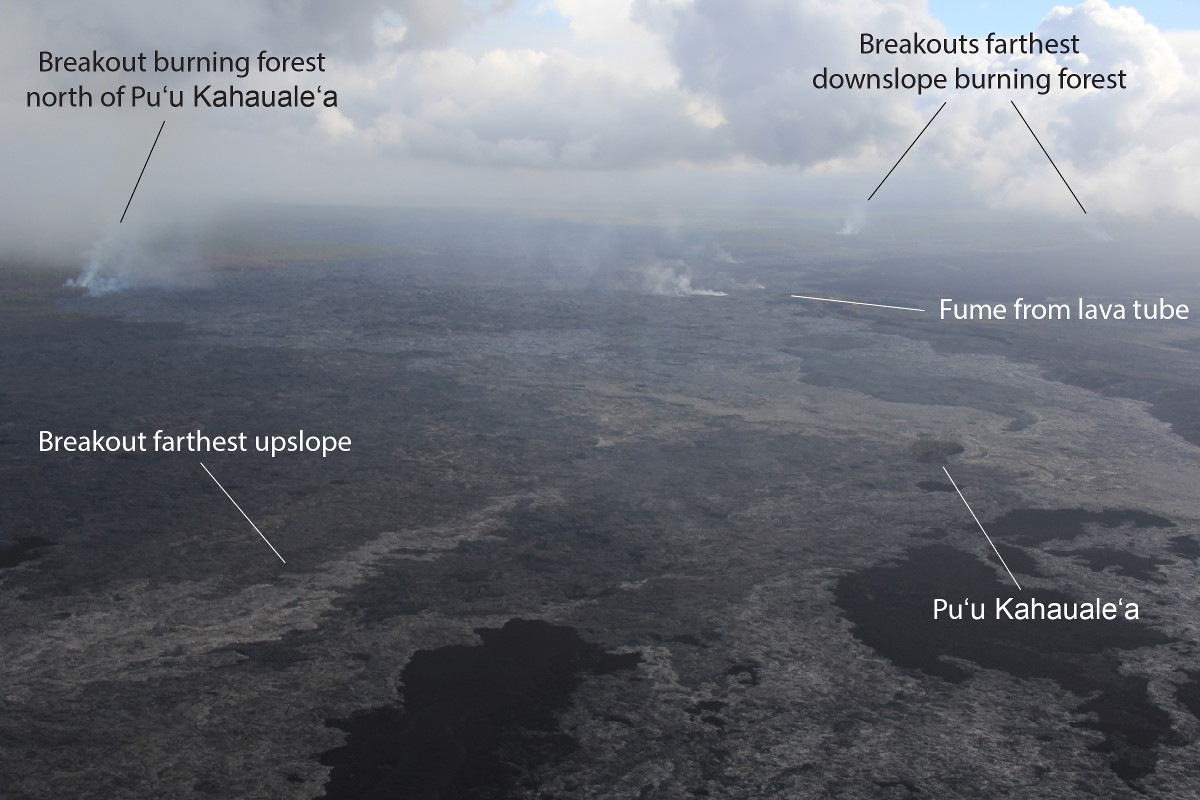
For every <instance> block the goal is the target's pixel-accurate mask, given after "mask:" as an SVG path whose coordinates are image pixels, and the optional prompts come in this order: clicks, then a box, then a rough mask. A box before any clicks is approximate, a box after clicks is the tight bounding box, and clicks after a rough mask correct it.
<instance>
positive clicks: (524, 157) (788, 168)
mask: <svg viewBox="0 0 1200 800" xmlns="http://www.w3.org/2000/svg"><path fill="white" fill-rule="evenodd" d="M511 5H512V3H511V2H508V0H349V2H341V3H334V2H326V1H324V0H297V1H296V2H289V3H279V2H269V1H268V0H260V2H233V0H216V1H215V2H213V3H208V4H202V5H200V6H192V7H189V8H188V9H187V10H186V11H181V10H180V9H179V7H178V6H169V5H164V4H161V3H153V2H148V1H147V0H126V2H124V3H108V4H105V5H104V7H100V6H99V5H98V4H95V3H90V2H84V0H63V2H60V3H54V4H49V3H48V4H41V5H37V6H33V5H26V6H23V7H21V8H17V9H12V13H11V14H7V13H6V26H5V27H4V29H3V30H2V31H0V65H2V66H3V68H4V72H3V78H2V79H3V81H4V82H5V86H4V88H5V91H4V92H3V93H0V142H2V143H3V144H4V146H5V155H4V156H3V158H4V159H5V160H6V161H7V162H8V163H7V165H6V166H7V169H6V174H7V175H8V176H9V177H8V178H7V179H6V180H7V185H6V189H7V191H6V193H5V194H6V199H5V201H4V209H3V210H4V213H5V216H6V219H7V220H8V221H9V230H12V231H15V232H17V233H15V234H14V236H15V235H17V234H19V233H26V232H30V231H36V232H37V233H36V235H37V236H38V237H45V236H46V233H45V231H46V230H47V229H49V228H52V227H53V226H52V225H48V223H47V222H46V220H48V219H51V218H57V217H60V216H61V217H69V218H70V219H71V220H72V222H73V223H74V224H76V225H85V226H86V225H87V224H91V223H89V220H94V219H98V218H101V217H103V218H107V216H109V215H110V214H109V212H110V207H111V206H113V205H121V204H123V201H124V198H125V197H126V196H127V192H128V189H129V186H128V184H129V183H130V181H131V180H132V178H131V176H133V175H136V171H137V169H138V168H139V166H140V162H141V160H142V158H143V157H144V152H145V147H146V145H147V142H148V141H149V138H148V137H152V134H153V131H154V129H156V128H157V123H158V122H159V121H161V119H162V117H163V115H162V114H157V113H155V114H137V113H132V112H128V113H126V112H111V111H108V112H106V111H103V110H100V109H94V110H91V111H70V110H64V111H55V112H46V111H32V110H28V109H26V108H25V107H24V103H23V100H24V90H25V89H26V88H35V87H39V86H46V87H50V86H63V87H65V86H68V85H73V84H76V83H78V82H79V76H70V75H62V76H57V77H52V76H47V75H41V74H39V73H38V72H37V71H36V65H37V52H38V51H39V50H41V49H49V50H53V51H55V52H56V53H60V54H78V53H87V52H90V51H91V50H92V49H93V48H96V49H98V50H100V51H101V52H113V53H127V52H138V51H146V52H150V51H153V50H154V49H156V48H157V49H160V50H163V51H171V52H174V53H177V54H205V53H210V52H211V51H212V49H214V48H216V49H219V50H220V51H221V52H222V53H229V54H233V53H239V54H240V53H250V54H254V53H257V51H258V50H260V49H267V50H270V51H271V52H273V53H297V54H311V53H314V52H316V51H318V50H321V51H324V52H326V53H327V54H328V56H329V59H328V60H329V68H330V71H329V72H328V73H327V74H324V75H321V76H319V77H320V80H319V81H313V83H316V82H320V83H322V84H324V85H325V86H326V87H333V88H336V89H337V90H338V92H339V99H340V102H339V107H338V109H337V110H336V111H313V112H275V113H264V112H240V113H239V112H236V111H227V112H220V113H217V112H191V111H189V112H184V111H172V112H168V113H167V114H166V117H167V119H168V125H167V129H166V132H165V133H164V141H163V142H162V143H161V144H160V149H159V151H158V152H157V153H156V155H155V159H156V160H157V162H156V163H155V164H154V165H153V169H152V170H151V172H150V173H148V175H147V180H146V182H145V184H144V185H143V187H142V189H141V190H140V191H144V192H146V193H147V195H151V194H153V193H154V192H163V193H166V194H174V195H175V196H176V197H179V198H195V197H201V196H203V197H210V198H214V199H219V198H228V199H231V200H242V199H245V198H250V197H253V198H255V199H270V198H272V197H275V198H277V199H286V200H291V199H296V198H311V199H326V198H328V199H334V198H336V199H337V200H340V201H343V202H353V201H354V200H355V199H356V198H367V197H369V198H372V199H375V200H380V201H386V200H388V199H389V198H391V199H394V198H397V197H399V196H402V193H403V192H404V191H417V190H421V191H424V190H425V188H426V187H428V186H429V185H430V184H431V182H436V178H437V176H438V175H439V174H440V175H442V176H443V179H444V182H445V183H446V185H447V187H449V188H447V189H445V190H444V191H446V192H451V191H454V190H456V189H457V190H460V191H461V193H462V194H463V195H464V196H466V197H472V196H475V192H476V189H477V188H478V187H479V186H482V185H484V184H487V183H489V182H491V184H492V185H493V186H495V185H496V183H497V182H498V181H500V180H508V178H506V177H505V176H509V177H511V176H516V175H522V176H524V177H525V178H528V180H529V185H531V186H537V187H538V191H539V192H541V191H543V190H544V191H545V192H546V193H547V194H548V195H552V194H553V193H554V192H557V193H558V196H570V195H571V194H572V193H573V192H575V191H576V189H577V187H578V186H579V185H581V181H580V176H581V175H582V174H584V173H592V174H596V175H600V174H603V175H604V176H605V179H604V180H603V181H600V180H597V181H589V184H590V185H593V186H598V185H604V186H606V187H609V188H608V189H607V190H606V191H610V192H612V193H614V194H615V195H616V196H618V197H619V196H620V195H621V189H620V185H621V183H620V181H621V180H624V181H626V183H625V185H626V186H628V187H629V189H628V191H629V192H630V193H631V196H632V193H636V192H641V191H644V190H646V189H647V188H648V187H650V188H653V187H657V186H670V185H671V184H672V181H673V179H672V178H670V177H669V176H668V177H661V176H665V175H666V171H669V170H671V169H675V175H676V176H679V175H685V176H686V175H694V174H695V173H696V172H697V171H700V170H708V172H709V174H710V175H712V176H716V177H714V178H713V180H712V182H711V184H709V185H719V184H720V183H721V180H723V179H724V176H728V177H729V179H730V181H731V184H730V185H731V186H733V185H734V183H733V182H736V180H737V176H738V175H745V174H751V173H753V174H760V175H761V174H762V173H763V172H764V171H767V172H770V171H773V172H774V174H782V175H784V177H785V178H786V180H787V181H790V182H794V183H795V184H796V185H797V186H800V187H803V186H819V187H821V188H820V189H819V191H820V192H822V193H827V190H828V187H830V186H836V185H839V184H837V183H836V181H839V180H840V181H842V184H841V185H848V184H854V191H853V192H851V194H855V195H857V194H859V193H861V195H863V198H864V199H865V195H866V194H867V193H868V192H869V190H870V189H871V188H873V186H874V184H875V183H876V182H877V180H878V179H879V178H880V177H882V175H883V174H884V173H885V172H886V171H887V169H888V168H890V167H891V165H892V163H893V162H894V160H895V158H896V157H898V155H899V154H900V153H901V152H903V150H904V148H905V147H907V145H908V143H909V142H910V141H911V140H912V137H913V136H914V135H915V134H916V132H917V131H918V130H920V128H921V126H923V125H924V124H925V122H926V121H927V120H928V118H929V116H930V115H931V114H932V112H933V110H934V109H935V108H936V107H937V105H938V104H939V103H940V102H941V101H942V100H947V101H948V105H947V107H946V109H945V110H944V111H943V113H942V114H941V116H940V117H939V119H938V120H937V122H936V123H935V125H934V126H933V127H931V129H930V130H929V132H928V133H927V134H926V135H925V136H924V137H923V138H922V140H921V142H920V145H919V147H917V148H915V149H914V151H913V152H912V153H911V154H910V155H909V156H908V159H909V160H908V161H906V165H905V170H903V171H901V172H900V173H897V175H895V176H893V178H892V179H890V182H889V185H888V186H887V191H886V197H887V198H888V199H889V200H899V201H906V202H907V201H908V200H910V199H912V198H914V197H918V196H919V195H920V193H921V192H930V193H932V192H933V191H935V190H936V189H937V188H938V187H942V188H948V187H953V188H955V189H957V190H966V189H969V190H971V191H973V192H974V194H975V196H977V197H979V198H980V199H981V202H985V203H990V204H994V205H999V206H1005V207H1013V208H1023V209H1030V208H1031V209H1044V210H1048V211H1057V212H1060V213H1064V214H1066V213H1076V212H1075V208H1074V205H1073V201H1071V199H1070V197H1069V195H1067V194H1066V190H1065V189H1064V188H1063V187H1062V186H1061V183H1060V182H1059V180H1058V177H1057V176H1056V175H1055V174H1054V173H1053V170H1052V169H1051V168H1050V166H1049V164H1048V163H1047V162H1046V160H1045V157H1044V156H1043V155H1042V153H1041V151H1040V150H1039V149H1038V148H1037V145H1036V144H1035V143H1034V142H1033V140H1032V138H1031V137H1030V136H1029V133H1028V131H1027V130H1025V128H1024V125H1023V124H1022V123H1021V121H1020V119H1019V118H1018V117H1017V116H1016V114H1015V113H1014V112H1013V110H1012V108H1011V106H1010V105H1009V103H1008V100H1009V99H1010V98H1012V99H1015V100H1016V102H1017V103H1018V104H1019V105H1021V107H1022V110H1023V111H1024V112H1025V113H1026V116H1027V117H1028V118H1029V121H1030V124H1031V125H1033V126H1034V129H1035V130H1036V131H1037V134H1038V136H1039V137H1040V138H1041V140H1042V142H1043V143H1044V144H1045V146H1046V148H1047V149H1048V150H1049V151H1050V153H1051V154H1052V155H1053V156H1054V158H1055V160H1056V162H1057V163H1058V165H1059V167H1060V168H1061V169H1062V171H1063V173H1064V175H1066V176H1067V178H1068V180H1070V181H1071V184H1072V186H1073V187H1074V188H1075V190H1076V192H1077V193H1078V194H1079V195H1080V197H1081V199H1082V200H1083V201H1084V203H1085V204H1086V205H1087V207H1088V210H1089V211H1093V210H1095V211H1104V212H1108V213H1121V214H1153V213H1161V212H1180V213H1186V214H1191V215H1200V185H1198V181H1200V178H1198V177H1197V176H1198V175H1200V169H1198V167H1200V91H1198V89H1197V86H1198V84H1200V81H1198V77H1200V34H1197V33H1173V34H1168V35H1164V34H1162V33H1160V32H1159V31H1158V30H1156V29H1155V28H1154V27H1153V26H1152V25H1149V24H1148V23H1146V22H1145V20H1143V19H1142V18H1141V17H1140V16H1139V15H1138V14H1137V12H1136V11H1133V10H1132V9H1129V8H1112V7H1110V6H1109V5H1107V4H1106V3H1104V2H1102V0H1089V2H1086V3H1084V4H1082V5H1080V6H1077V7H1074V8H1066V7H1061V8H1054V9H1053V10H1051V11H1050V12H1049V14H1048V16H1047V18H1046V20H1045V21H1044V22H1043V23H1042V24H1041V26H1040V27H1039V28H1038V32H1039V33H1040V34H1041V35H1044V36H1059V37H1061V36H1069V35H1078V36H1079V37H1080V40H1081V42H1082V44H1083V49H1084V50H1085V55H1083V56H1079V57H1073V56H1070V57H1064V56H1059V57H1057V60H1056V58H1055V57H1054V56H1042V57H1037V58H1032V57H1011V58H1010V57H990V58H989V57H986V56H975V57H964V58H959V57H946V56H928V57H920V56H898V55H888V56H863V55H860V54H859V53H858V37H859V35H860V33H863V32H871V33H876V34H877V35H881V36H902V35H906V34H910V33H912V32H920V33H921V34H922V35H927V36H942V35H944V34H945V31H944V29H943V27H942V26H941V24H940V23H939V22H938V21H937V20H936V19H934V18H932V17H931V16H930V15H929V13H928V10H927V8H926V4H925V3H924V2H922V0H845V1H838V2H835V1H834V0H604V1H603V2H602V1H601V0H553V2H552V7H553V8H554V9H555V11H556V12H557V15H562V17H564V18H565V19H566V21H567V24H566V25H563V26H559V27H555V28H554V29H553V32H552V33H547V32H546V31H541V32H540V34H539V35H538V36H534V35H532V33H531V35H530V41H531V42H534V41H536V42H538V44H536V45H533V46H520V45H519V44H516V43H515V40H519V31H520V29H519V28H518V29H516V30H517V34H514V28H513V26H514V25H515V24H516V23H517V22H518V21H522V22H521V24H526V25H537V24H542V23H539V22H538V21H537V20H538V19H540V18H542V17H550V16H556V17H557V15H555V14H552V13H549V12H548V13H547V14H544V15H538V14H533V13H526V14H525V16H521V15H520V14H519V13H518V11H519V10H520V9H517V10H511V9H510V6H511ZM1048 5H1049V4H1048ZM522 8H523V7H522ZM501 21H503V22H504V26H505V27H504V34H503V36H502V37H500V40H497V41H496V42H494V43H493V44H491V45H488V44H487V36H486V33H487V31H488V29H489V25H490V24H498V23H499V22H501ZM468 32H469V33H468ZM464 35H467V36H469V38H470V39H471V41H472V43H473V44H472V47H471V48H470V49H467V48H465V47H464V48H460V47H457V46H456V41H457V40H458V39H459V37H461V36H464ZM481 43H483V45H484V46H481ZM956 63H957V64H961V65H962V66H963V67H964V69H971V70H975V71H989V70H990V71H993V72H995V71H1005V70H1011V69H1012V68H1013V67H1018V68H1019V69H1021V70H1030V69H1037V70H1047V71H1051V70H1053V71H1056V65H1057V64H1061V65H1065V66H1068V67H1071V68H1072V69H1077V70H1089V71H1103V72H1114V71H1117V70H1119V69H1125V70H1126V71H1127V73H1128V75H1129V85H1130V88H1129V89H1127V90H1124V91H1090V92H1074V93H1062V92H1059V91H1057V90H1054V91H1051V92H1050V93H1049V94H1048V95H1044V96H1043V95H1038V94H1037V93H1036V92H1013V93H1009V92H998V91H993V92H979V91H963V92H946V93H944V94H942V95H933V94H931V95H928V96H926V97H924V98H921V99H917V98H915V97H914V96H913V95H912V94H911V93H908V92H848V91H837V92H834V91H820V90H817V89H814V88H813V86H812V75H813V73H814V72H815V71H817V70H818V69H820V68H821V67H823V66H828V67H829V68H830V69H831V70H835V71H863V70H885V69H889V68H891V67H893V66H898V67H900V68H901V69H902V70H924V71H943V70H946V71H950V72H953V68H954V65H955V64H956ZM89 80H91V79H89ZM192 80H194V78H192V77H180V78H178V79H176V81H175V82H183V81H186V82H191V81H192ZM272 80H273V79H272V78H269V77H268V78H264V77H262V76H256V77H255V78H253V83H254V84H255V85H270V84H271V83H272ZM1055 80H1057V79H1056V78H1055ZM247 83H248V84H249V83H250V82H249V81H248V82H247ZM283 83H287V82H286V81H285V82H283ZM281 85H282V84H281ZM184 160H186V162H185V161H184ZM414 170H419V171H420V175H421V176H422V181H421V182H420V183H419V184H418V183H417V182H415V181H404V180H400V179H398V176H400V175H403V174H410V173H411V174H416V173H414V172H413V171H414ZM505 170H507V171H508V172H504V171H505ZM406 171H407V173H406ZM531 175H532V176H533V177H532V178H531V177H530V176H531ZM498 176H499V177H498ZM608 176H616V177H613V178H612V179H611V180H609V178H608ZM918 176H924V178H925V180H924V182H923V183H922V182H919V181H918V180H917V177H918ZM160 180H161V181H163V182H160ZM781 180H783V179H781ZM166 181H170V182H169V183H164V182H166ZM472 181H475V182H476V183H475V184H472ZM831 181H832V182H833V183H831ZM678 183H679V185H680V186H683V185H692V184H690V183H686V181H682V180H681V181H678ZM414 187H415V188H414ZM735 191H736V189H735ZM814 191H817V190H814ZM684 194H686V199H687V200H689V201H692V202H704V200H705V198H702V197H696V196H695V193H694V192H690V193H688V192H685V193H684ZM489 196H490V195H489ZM823 196H824V194H823ZM960 196H961V191H960ZM635 199H636V198H635ZM711 200H712V202H716V203H722V202H726V200H727V195H726V194H724V193H720V194H719V195H714V197H712V198H711Z"/></svg>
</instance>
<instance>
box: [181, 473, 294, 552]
mask: <svg viewBox="0 0 1200 800" xmlns="http://www.w3.org/2000/svg"><path fill="white" fill-rule="evenodd" d="M200 466H202V467H204V462H203V461H201V462H200ZM204 471H205V472H208V467H204ZM208 477H210V478H212V479H213V483H215V484H216V485H217V488H218V489H220V490H221V491H222V492H225V487H224V486H222V485H221V482H220V481H219V480H217V478H216V476H215V475H213V474H212V473H211V472H208ZM225 496H226V497H228V498H229V502H231V503H233V507H234V508H236V509H237V510H238V511H242V507H241V506H239V505H238V504H237V500H234V499H233V497H232V496H231V495H230V494H229V492H225ZM242 516H243V517H246V512H245V511H242ZM246 522H249V523H250V527H251V528H254V532H255V533H257V534H258V535H259V536H262V540H263V541H264V542H266V543H267V547H269V548H271V552H272V553H274V554H275V555H277V556H279V551H278V550H276V549H275V545H273V544H271V542H270V540H268V539H267V537H265V536H263V532H262V531H260V530H259V529H258V526H257V525H255V524H254V520H252V519H250V517H246ZM279 560H280V561H283V563H285V564H286V563H287V562H286V561H284V560H283V556H279Z"/></svg>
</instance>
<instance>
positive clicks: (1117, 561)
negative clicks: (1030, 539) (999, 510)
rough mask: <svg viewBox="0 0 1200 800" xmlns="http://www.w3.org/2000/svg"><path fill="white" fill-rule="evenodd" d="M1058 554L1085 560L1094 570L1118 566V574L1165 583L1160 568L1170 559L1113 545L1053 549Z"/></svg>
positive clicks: (1101, 570)
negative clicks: (1133, 551) (1120, 548)
mask: <svg viewBox="0 0 1200 800" xmlns="http://www.w3.org/2000/svg"><path fill="white" fill-rule="evenodd" d="M1051 552H1052V553H1054V555H1056V556H1071V557H1074V558H1079V559H1082V560H1083V563H1085V564H1087V565H1088V567H1089V568H1090V569H1091V570H1092V571H1093V572H1103V571H1104V570H1105V569H1107V568H1109V567H1116V568H1117V570H1116V571H1117V574H1118V575H1125V576H1126V577H1130V578H1137V579H1138V580H1140V581H1154V582H1155V583H1164V582H1165V581H1166V579H1165V578H1163V576H1162V575H1161V574H1159V571H1158V568H1159V567H1160V566H1162V565H1163V564H1170V563H1171V562H1170V561H1167V560H1160V559H1157V558H1146V557H1145V556H1138V555H1134V554H1133V553H1129V552H1126V551H1125V550H1117V549H1115V548H1112V547H1086V548H1083V549H1082V550H1052V551H1051Z"/></svg>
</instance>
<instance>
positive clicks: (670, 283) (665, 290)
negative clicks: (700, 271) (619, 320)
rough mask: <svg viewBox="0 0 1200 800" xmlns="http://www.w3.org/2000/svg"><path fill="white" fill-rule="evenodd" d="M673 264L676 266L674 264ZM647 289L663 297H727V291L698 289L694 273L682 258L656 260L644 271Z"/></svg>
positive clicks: (643, 275)
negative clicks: (693, 280)
mask: <svg viewBox="0 0 1200 800" xmlns="http://www.w3.org/2000/svg"><path fill="white" fill-rule="evenodd" d="M672 264H673V265H674V266H672ZM642 279H643V282H644V284H645V287H646V291H648V292H650V294H656V295H660V296H662V297H695V296H704V297H725V295H726V293H725V292H718V291H716V290H714V289H697V288H696V287H694V286H692V275H691V272H690V271H688V269H687V268H686V266H685V265H684V263H683V261H682V260H676V261H674V262H671V263H670V264H668V263H664V262H661V261H660V262H656V263H654V264H650V265H649V266H647V267H646V268H645V269H644V270H643V271H642Z"/></svg>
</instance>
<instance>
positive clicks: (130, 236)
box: [67, 225, 199, 297]
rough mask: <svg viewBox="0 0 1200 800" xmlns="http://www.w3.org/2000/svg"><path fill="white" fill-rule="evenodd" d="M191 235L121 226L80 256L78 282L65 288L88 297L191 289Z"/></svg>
mask: <svg viewBox="0 0 1200 800" xmlns="http://www.w3.org/2000/svg"><path fill="white" fill-rule="evenodd" d="M196 251H197V247H196V243H195V241H194V235H182V234H179V233H175V234H171V235H163V234H159V235H156V236H154V237H148V236H147V235H146V234H145V233H144V232H142V231H139V230H138V229H136V228H134V227H131V226H129V225H122V226H121V227H119V228H116V229H114V230H112V231H110V232H109V233H107V234H105V235H104V237H103V238H101V239H100V240H99V241H98V242H96V243H95V244H94V245H92V248H91V249H90V250H88V252H87V253H86V255H85V256H84V263H83V269H82V270H81V271H80V273H79V277H78V278H74V279H72V280H69V281H67V286H77V287H80V288H83V289H87V293H88V296H89V297H96V296H99V295H104V294H109V293H111V292H119V291H122V290H124V289H132V288H135V287H146V286H157V287H179V286H185V285H193V284H195V282H196V279H197V278H198V276H199V268H198V265H199V258H198V257H197V254H196Z"/></svg>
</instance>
